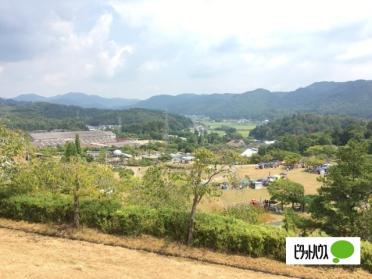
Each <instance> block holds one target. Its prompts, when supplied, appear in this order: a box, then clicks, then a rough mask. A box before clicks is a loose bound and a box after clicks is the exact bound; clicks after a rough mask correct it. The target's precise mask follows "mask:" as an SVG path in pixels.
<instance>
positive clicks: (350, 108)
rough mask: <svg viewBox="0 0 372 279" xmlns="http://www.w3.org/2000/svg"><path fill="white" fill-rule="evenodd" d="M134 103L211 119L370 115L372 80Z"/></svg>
mask: <svg viewBox="0 0 372 279" xmlns="http://www.w3.org/2000/svg"><path fill="white" fill-rule="evenodd" d="M135 106H136V107H141V108H151V109H159V110H165V111H169V112H174V113H179V114H184V115H194V114H195V115H205V116H209V117H212V118H249V119H257V120H263V119H266V118H269V119H272V118H276V117H280V116H283V115H288V114H293V113H295V112H312V113H321V114H340V115H350V116H355V117H364V118H372V81H367V80H357V81H349V82H317V83H313V84H311V85H309V86H307V87H304V88H298V89H297V90H295V91H291V92H271V91H268V90H265V89H257V90H254V91H250V92H245V93H243V94H212V95H196V94H182V95H178V96H169V95H161V96H154V97H151V98H149V99H147V100H144V101H141V102H138V103H137V104H136V105H135Z"/></svg>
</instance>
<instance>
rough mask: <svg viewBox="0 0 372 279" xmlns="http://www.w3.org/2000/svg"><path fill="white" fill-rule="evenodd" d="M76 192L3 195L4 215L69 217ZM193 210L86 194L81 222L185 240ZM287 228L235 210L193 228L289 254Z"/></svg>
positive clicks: (368, 262) (204, 240)
mask: <svg viewBox="0 0 372 279" xmlns="http://www.w3.org/2000/svg"><path fill="white" fill-rule="evenodd" d="M72 211H73V210H72V201H71V197H69V196H66V195H55V194H50V193H48V194H44V193H42V194H38V195H33V196H26V195H22V196H13V197H11V198H9V199H7V200H0V216H2V217H6V218H11V219H19V220H26V221H31V222H58V223H70V222H71V220H72V216H73V212H72ZM187 221H188V212H185V211H179V210H173V209H151V208H146V207H138V206H129V207H122V206H121V204H120V202H118V201H115V200H108V199H95V200H93V199H87V198H86V199H83V200H82V202H81V222H82V224H85V225H87V226H90V227H95V228H98V229H100V230H102V231H104V232H107V233H111V234H119V235H140V234H148V235H153V236H156V237H166V238H170V239H172V240H176V241H180V242H184V241H185V239H186V232H187ZM286 235H287V233H286V232H285V231H284V230H283V229H278V228H274V227H268V226H264V225H251V224H247V223H246V222H244V221H242V220H239V219H236V218H233V217H231V216H221V215H217V214H206V213H198V214H197V215H196V221H195V229H194V245H195V246H199V247H206V248H210V249H214V250H220V251H225V252H233V253H240V254H243V255H248V256H252V257H264V256H265V257H271V258H274V259H278V260H285V237H286ZM361 257H362V266H363V267H364V268H365V269H367V270H369V271H372V244H371V243H370V242H366V241H364V242H362V251H361Z"/></svg>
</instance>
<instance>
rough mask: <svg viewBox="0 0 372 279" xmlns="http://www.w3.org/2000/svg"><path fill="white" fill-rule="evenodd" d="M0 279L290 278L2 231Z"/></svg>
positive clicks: (0, 231)
mask: <svg viewBox="0 0 372 279" xmlns="http://www.w3.org/2000/svg"><path fill="white" fill-rule="evenodd" d="M0 239H1V242H0V263H1V265H0V278H2V279H8V278H9V279H17V278H53V279H57V278H69V279H73V278H191V279H193V278H203V279H204V278H229V279H230V278H244V279H249V278H255V279H259V278H269V279H270V278H287V277H284V276H275V275H270V274H266V273H261V272H254V271H246V270H241V269H235V268H232V267H225V266H220V265H213V264H203V263H199V262H196V261H191V260H186V259H180V258H174V257H166V256H160V255H157V254H152V253H148V252H139V251H134V250H129V249H125V248H121V247H112V246H105V245H100V244H93V243H88V242H83V241H73V240H68V239H61V238H53V237H47V236H40V235H36V234H32V233H25V232H20V231H14V230H9V229H3V228H1V229H0Z"/></svg>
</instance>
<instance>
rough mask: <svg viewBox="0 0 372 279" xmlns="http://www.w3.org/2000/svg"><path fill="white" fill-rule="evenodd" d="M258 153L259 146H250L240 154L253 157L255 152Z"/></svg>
mask: <svg viewBox="0 0 372 279" xmlns="http://www.w3.org/2000/svg"><path fill="white" fill-rule="evenodd" d="M257 153H258V149H257V148H252V147H249V148H247V149H246V150H244V152H243V153H242V154H240V156H244V157H248V158H249V157H252V155H253V154H257Z"/></svg>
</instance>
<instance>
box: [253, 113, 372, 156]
mask: <svg viewBox="0 0 372 279" xmlns="http://www.w3.org/2000/svg"><path fill="white" fill-rule="evenodd" d="M250 135H251V136H253V137H255V138H256V139H261V140H262V139H266V140H272V139H275V140H276V142H275V144H273V145H271V146H268V147H266V148H262V150H266V151H267V150H273V149H281V150H286V151H291V152H296V153H301V154H304V153H305V152H306V150H308V148H309V147H311V146H318V145H320V146H325V145H336V146H342V145H345V144H347V143H348V142H349V141H350V140H357V141H365V140H368V141H369V140H372V121H369V122H368V121H365V120H359V119H354V118H350V117H340V116H322V115H314V114H294V115H292V116H286V117H283V118H280V119H277V120H274V121H272V122H270V123H267V124H263V125H260V126H257V127H256V128H255V129H253V130H252V131H251V132H250ZM371 151H372V150H371Z"/></svg>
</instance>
